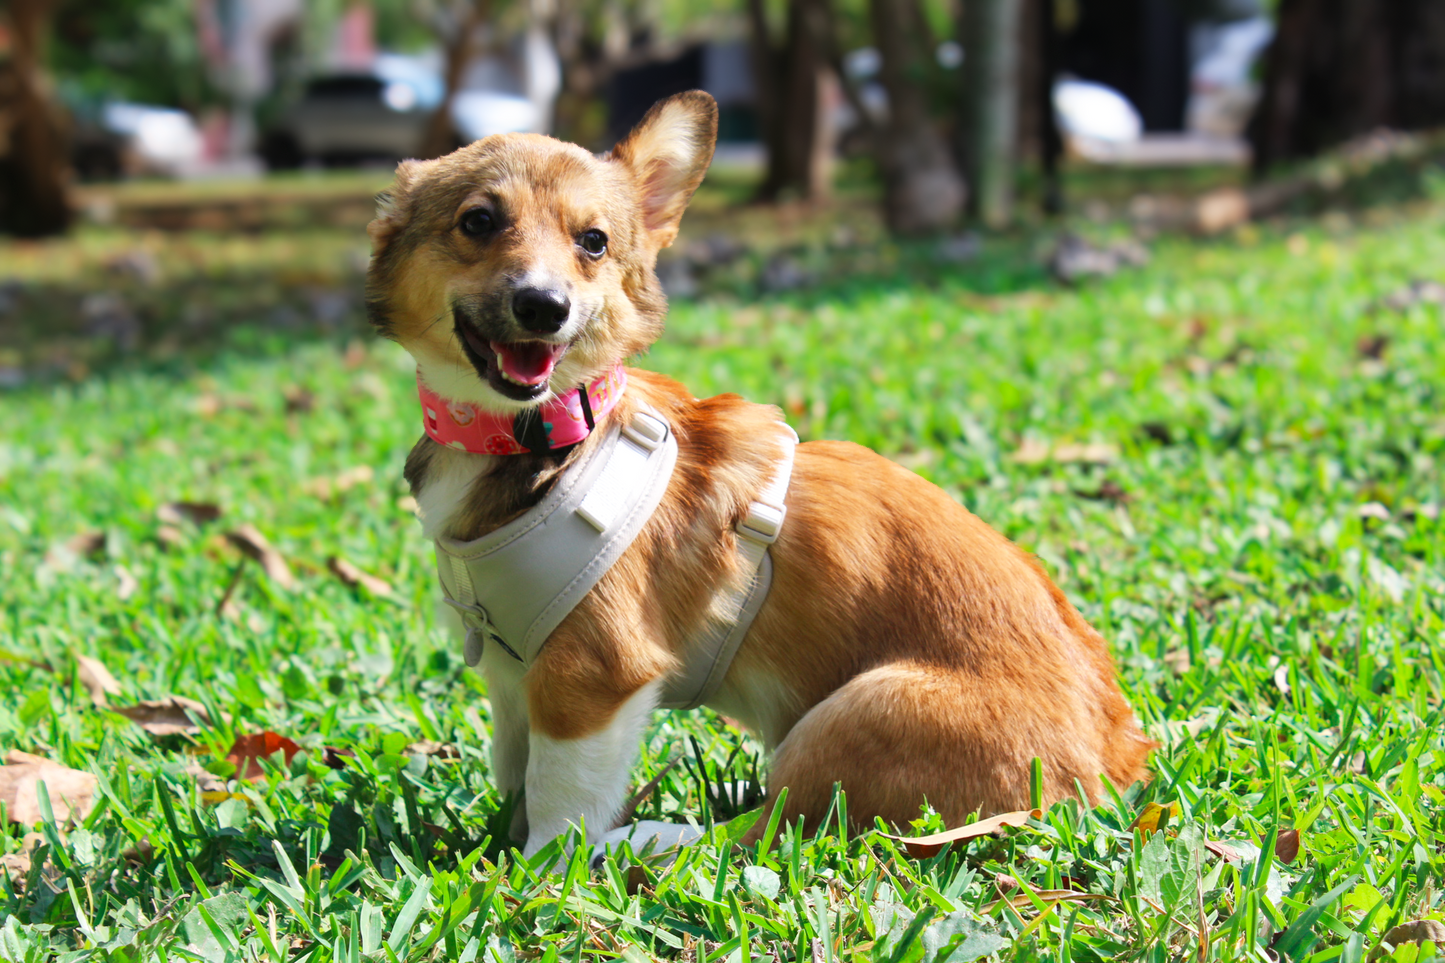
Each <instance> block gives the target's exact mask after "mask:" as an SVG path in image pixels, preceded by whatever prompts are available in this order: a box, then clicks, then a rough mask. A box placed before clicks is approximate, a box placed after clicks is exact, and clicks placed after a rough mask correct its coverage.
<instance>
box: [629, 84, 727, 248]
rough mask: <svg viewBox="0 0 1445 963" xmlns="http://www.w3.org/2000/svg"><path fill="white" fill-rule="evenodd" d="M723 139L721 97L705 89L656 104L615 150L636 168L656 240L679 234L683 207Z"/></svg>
mask: <svg viewBox="0 0 1445 963" xmlns="http://www.w3.org/2000/svg"><path fill="white" fill-rule="evenodd" d="M716 144H717V101H715V100H713V99H712V95H711V94H709V93H706V92H704V91H701V90H689V91H687V92H686V93H682V94H676V95H674V96H672V97H669V98H667V99H666V100H662V101H659V102H657V103H656V104H654V105H653V107H652V109H651V110H649V111H648V112H647V116H646V117H643V118H642V120H641V121H640V122H639V123H638V125H637V126H636V127H634V128H632V133H630V134H628V135H627V136H626V137H624V138H623V139H622V142H621V143H619V144H618V145H617V146H616V147H614V148H612V153H611V154H610V155H609V156H610V157H611V158H612V159H613V160H617V161H621V162H622V163H624V164H626V165H627V166H628V167H630V168H631V169H632V173H633V175H634V176H635V177H636V178H637V182H638V186H639V187H640V188H641V189H642V216H643V220H644V221H645V223H646V225H647V231H648V233H649V234H650V235H651V236H652V241H653V244H654V245H655V246H656V247H658V248H664V247H667V246H668V245H669V244H671V243H672V242H673V239H674V238H676V237H677V228H678V224H680V223H681V221H682V212H683V211H684V210H686V209H687V202H688V201H689V200H691V199H692V192H693V191H695V190H697V185H699V184H701V183H702V178H703V175H704V174H706V173H707V167H708V164H710V163H712V152H713V147H714V146H716Z"/></svg>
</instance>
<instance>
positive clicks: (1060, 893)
mask: <svg viewBox="0 0 1445 963" xmlns="http://www.w3.org/2000/svg"><path fill="white" fill-rule="evenodd" d="M1033 895H1034V898H1037V899H1038V900H1039V901H1041V902H1044V903H1086V902H1088V901H1090V900H1096V899H1113V898H1114V897H1112V896H1106V895H1104V894H1103V893H1078V892H1075V891H1074V890H1071V889H1036V890H1034V893H1033ZM1003 903H1008V905H1010V906H1012V907H1013V908H1014V909H1028V908H1029V907H1030V906H1033V905H1034V900H1033V899H1031V898H1030V897H1029V894H1028V893H1016V894H1015V895H1013V896H1008V897H1005V898H1004V899H1000V900H995V901H994V902H993V904H992V905H991V906H989V908H988V909H987V910H985V911H984V912H986V913H991V912H993V911H994V910H995V909H997V908H998V907H999V906H1000V905H1001V904H1003Z"/></svg>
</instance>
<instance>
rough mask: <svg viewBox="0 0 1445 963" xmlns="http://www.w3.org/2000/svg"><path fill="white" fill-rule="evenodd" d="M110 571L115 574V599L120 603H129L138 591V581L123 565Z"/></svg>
mask: <svg viewBox="0 0 1445 963" xmlns="http://www.w3.org/2000/svg"><path fill="white" fill-rule="evenodd" d="M112 571H114V572H115V597H116V598H118V599H120V600H121V601H122V602H126V601H129V600H130V598H131V596H133V595H135V593H136V592H138V591H140V581H139V580H137V579H136V577H135V576H134V575H132V574H131V573H130V569H128V568H126V567H125V566H124V565H117V566H116V567H115V568H114V569H113V570H112Z"/></svg>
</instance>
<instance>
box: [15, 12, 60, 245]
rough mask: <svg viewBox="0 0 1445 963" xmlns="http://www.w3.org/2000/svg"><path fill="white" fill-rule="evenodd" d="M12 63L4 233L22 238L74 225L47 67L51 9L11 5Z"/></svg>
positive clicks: (45, 234) (58, 116)
mask: <svg viewBox="0 0 1445 963" xmlns="http://www.w3.org/2000/svg"><path fill="white" fill-rule="evenodd" d="M9 8H10V9H9V13H10V16H9V20H10V29H11V33H12V41H11V53H10V62H9V63H8V64H0V230H3V231H5V232H7V233H10V234H16V235H19V236H21V237H44V236H47V235H51V234H60V233H62V232H63V231H64V230H65V229H66V228H67V227H69V225H70V205H69V203H68V199H67V196H66V188H67V185H68V184H69V182H70V157H69V144H68V143H67V140H68V139H67V137H66V134H65V130H64V125H63V123H62V121H61V117H60V114H59V113H58V109H57V108H56V106H55V105H54V103H53V102H52V100H51V98H50V96H49V84H48V82H47V79H46V77H45V73H44V67H43V65H42V56H43V53H44V50H45V43H46V39H47V34H48V33H49V31H50V18H51V14H52V7H51V5H50V3H49V2H47V0H10V3H9Z"/></svg>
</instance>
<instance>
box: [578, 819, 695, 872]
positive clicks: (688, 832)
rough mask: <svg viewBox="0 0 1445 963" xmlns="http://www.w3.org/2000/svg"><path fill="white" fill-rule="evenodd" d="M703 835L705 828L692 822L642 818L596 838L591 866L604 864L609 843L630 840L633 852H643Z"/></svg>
mask: <svg viewBox="0 0 1445 963" xmlns="http://www.w3.org/2000/svg"><path fill="white" fill-rule="evenodd" d="M700 836H702V830H701V829H699V828H698V827H697V826H694V825H692V824H690V823H664V822H658V821H657V820H655V819H643V820H640V821H638V822H635V823H629V824H628V825H626V826H622V827H620V828H618V829H614V830H612V832H610V833H607V834H606V835H604V836H603V837H602V838H601V839H599V840H598V841H597V845H595V846H593V847H592V868H593V869H596V868H597V867H599V866H601V865H602V860H603V859H604V858H605V857H606V856H607V847H608V846H612V847H614V848H616V847H618V846H620V845H622V844H623V843H629V844H630V845H631V846H632V851H633V852H634V853H640V852H642V851H643V850H644V849H647V848H649V847H650V848H651V852H654V853H661V852H664V851H666V850H669V849H677V848H679V847H681V846H686V845H687V844H688V843H691V842H694V841H695V840H697V839H698V838H699V837H700ZM674 858H675V857H674ZM669 862H671V860H669Z"/></svg>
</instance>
